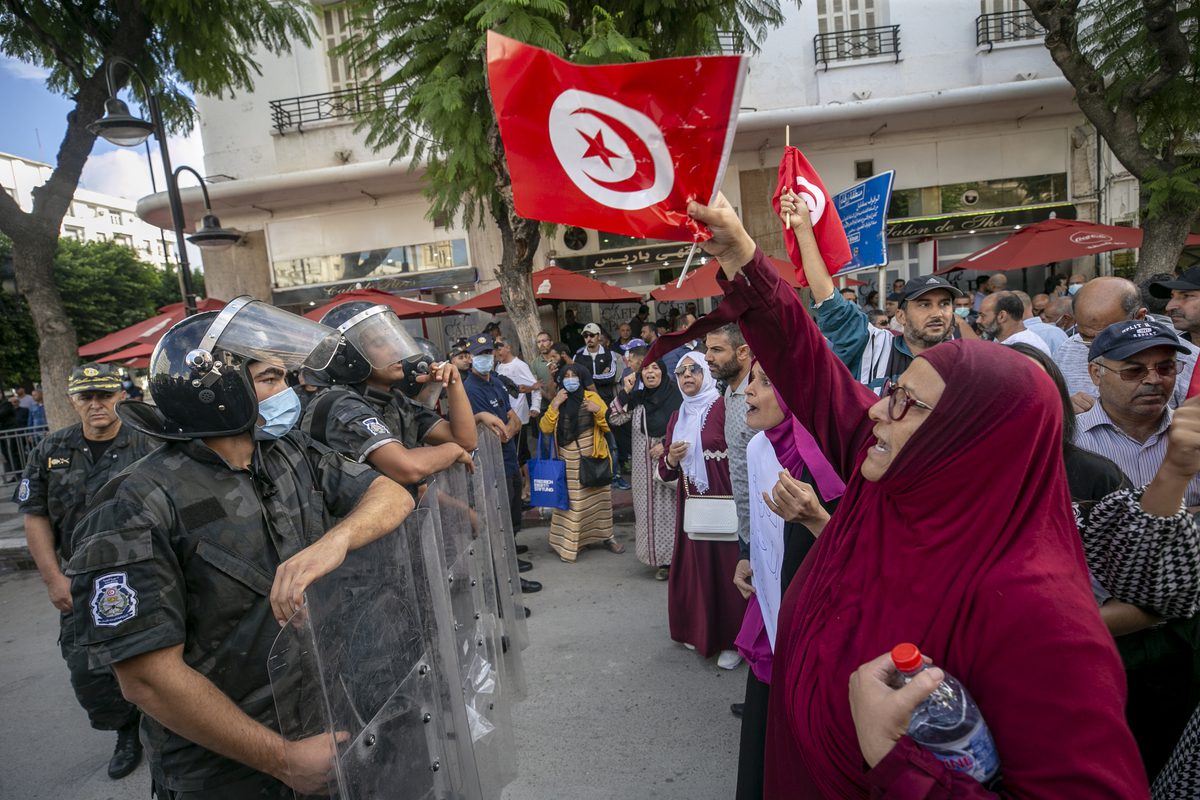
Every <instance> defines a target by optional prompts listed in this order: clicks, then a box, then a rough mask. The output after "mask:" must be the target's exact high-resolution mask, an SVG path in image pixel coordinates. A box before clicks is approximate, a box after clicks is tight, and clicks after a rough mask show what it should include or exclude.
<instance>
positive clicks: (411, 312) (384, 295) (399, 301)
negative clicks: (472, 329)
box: [304, 289, 458, 321]
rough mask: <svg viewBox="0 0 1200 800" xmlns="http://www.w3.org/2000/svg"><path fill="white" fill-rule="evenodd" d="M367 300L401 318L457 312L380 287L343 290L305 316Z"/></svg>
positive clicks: (312, 315)
mask: <svg viewBox="0 0 1200 800" xmlns="http://www.w3.org/2000/svg"><path fill="white" fill-rule="evenodd" d="M359 301H365V302H368V303H374V304H375V305H384V306H387V307H388V308H390V309H392V311H395V312H396V316H397V317H399V318H400V319H414V318H417V317H443V316H446V315H447V314H457V313H458V312H457V311H454V310H453V309H451V308H450V307H449V306H444V305H441V304H440V303H431V302H429V301H428V300H409V299H408V298H405V297H397V296H396V295H394V294H389V293H388V292H384V291H380V290H379V289H354V290H353V291H349V292H342V293H341V294H339V295H337V296H336V297H334V298H333V299H332V300H330V301H329V302H328V303H326V304H325V305H323V306H319V307H317V308H314V309H313V310H312V311H308V312H305V314H304V316H306V317H308V318H309V319H312V320H318V321H319V320H320V319H321V317H323V316H325V315H326V314H327V313H328V312H329V310H330V309H331V308H334V307H336V306H340V305H341V304H342V303H353V302H359Z"/></svg>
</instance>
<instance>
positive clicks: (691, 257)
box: [675, 242, 700, 289]
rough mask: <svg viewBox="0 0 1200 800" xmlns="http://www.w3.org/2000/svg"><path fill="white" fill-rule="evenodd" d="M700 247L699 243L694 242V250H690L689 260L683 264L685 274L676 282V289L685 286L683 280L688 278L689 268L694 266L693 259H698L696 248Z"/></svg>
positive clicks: (682, 273)
mask: <svg viewBox="0 0 1200 800" xmlns="http://www.w3.org/2000/svg"><path fill="white" fill-rule="evenodd" d="M699 246H700V243H699V242H692V249H691V250H688V254H687V259H685V260H684V262H683V272H681V273H679V280H677V281H675V288H676V289H679V288H681V287H682V286H683V279H684V278H686V277H687V274H688V267H690V266H691V265H692V259H693V258H695V257H696V248H697V247H699Z"/></svg>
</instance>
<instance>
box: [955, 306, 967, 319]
mask: <svg viewBox="0 0 1200 800" xmlns="http://www.w3.org/2000/svg"><path fill="white" fill-rule="evenodd" d="M954 313H955V314H958V315H959V316H960V317H962V318H963V319H966V318H967V317H969V316H971V309H969V308H963V307H961V306H960V307H958V308H955V309H954Z"/></svg>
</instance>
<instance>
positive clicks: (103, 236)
mask: <svg viewBox="0 0 1200 800" xmlns="http://www.w3.org/2000/svg"><path fill="white" fill-rule="evenodd" d="M96 241H97V242H107V241H108V234H107V233H97V234H96Z"/></svg>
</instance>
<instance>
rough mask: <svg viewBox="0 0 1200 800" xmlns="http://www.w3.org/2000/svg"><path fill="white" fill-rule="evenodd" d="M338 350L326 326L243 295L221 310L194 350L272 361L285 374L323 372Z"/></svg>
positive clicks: (336, 341) (331, 331)
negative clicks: (304, 371) (301, 369)
mask: <svg viewBox="0 0 1200 800" xmlns="http://www.w3.org/2000/svg"><path fill="white" fill-rule="evenodd" d="M337 347H338V335H337V333H336V332H335V331H333V330H330V329H329V328H327V327H326V326H324V325H322V324H320V323H318V322H313V321H312V320H309V319H305V318H304V317H301V316H297V315H296V314H292V313H290V312H288V311H284V310H283V309H281V308H276V307H275V306H273V305H269V304H268V303H264V302H262V301H259V300H255V299H254V298H252V297H249V296H246V295H243V296H242V297H237V298H234V299H233V300H231V301H230V302H229V305H227V306H225V308H223V309H221V311H220V312H219V313H218V314H217V316H216V318H215V319H214V320H213V321H212V324H211V325H209V328H208V330H207V331H205V334H204V338H203V340H202V341H201V342H200V345H199V347H198V348H197V349H198V350H200V351H204V352H206V353H208V354H209V355H210V356H211V355H212V354H213V353H215V352H217V351H226V352H230V353H234V354H235V355H238V356H241V357H242V358H243V359H246V360H249V361H272V362H275V363H277V364H280V365H282V366H283V369H284V371H287V370H291V369H299V368H301V367H308V368H309V369H324V368H325V367H327V366H328V365H329V362H330V361H332V360H333V355H334V353H335V352H336V351H337ZM202 360H203V359H202Z"/></svg>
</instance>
